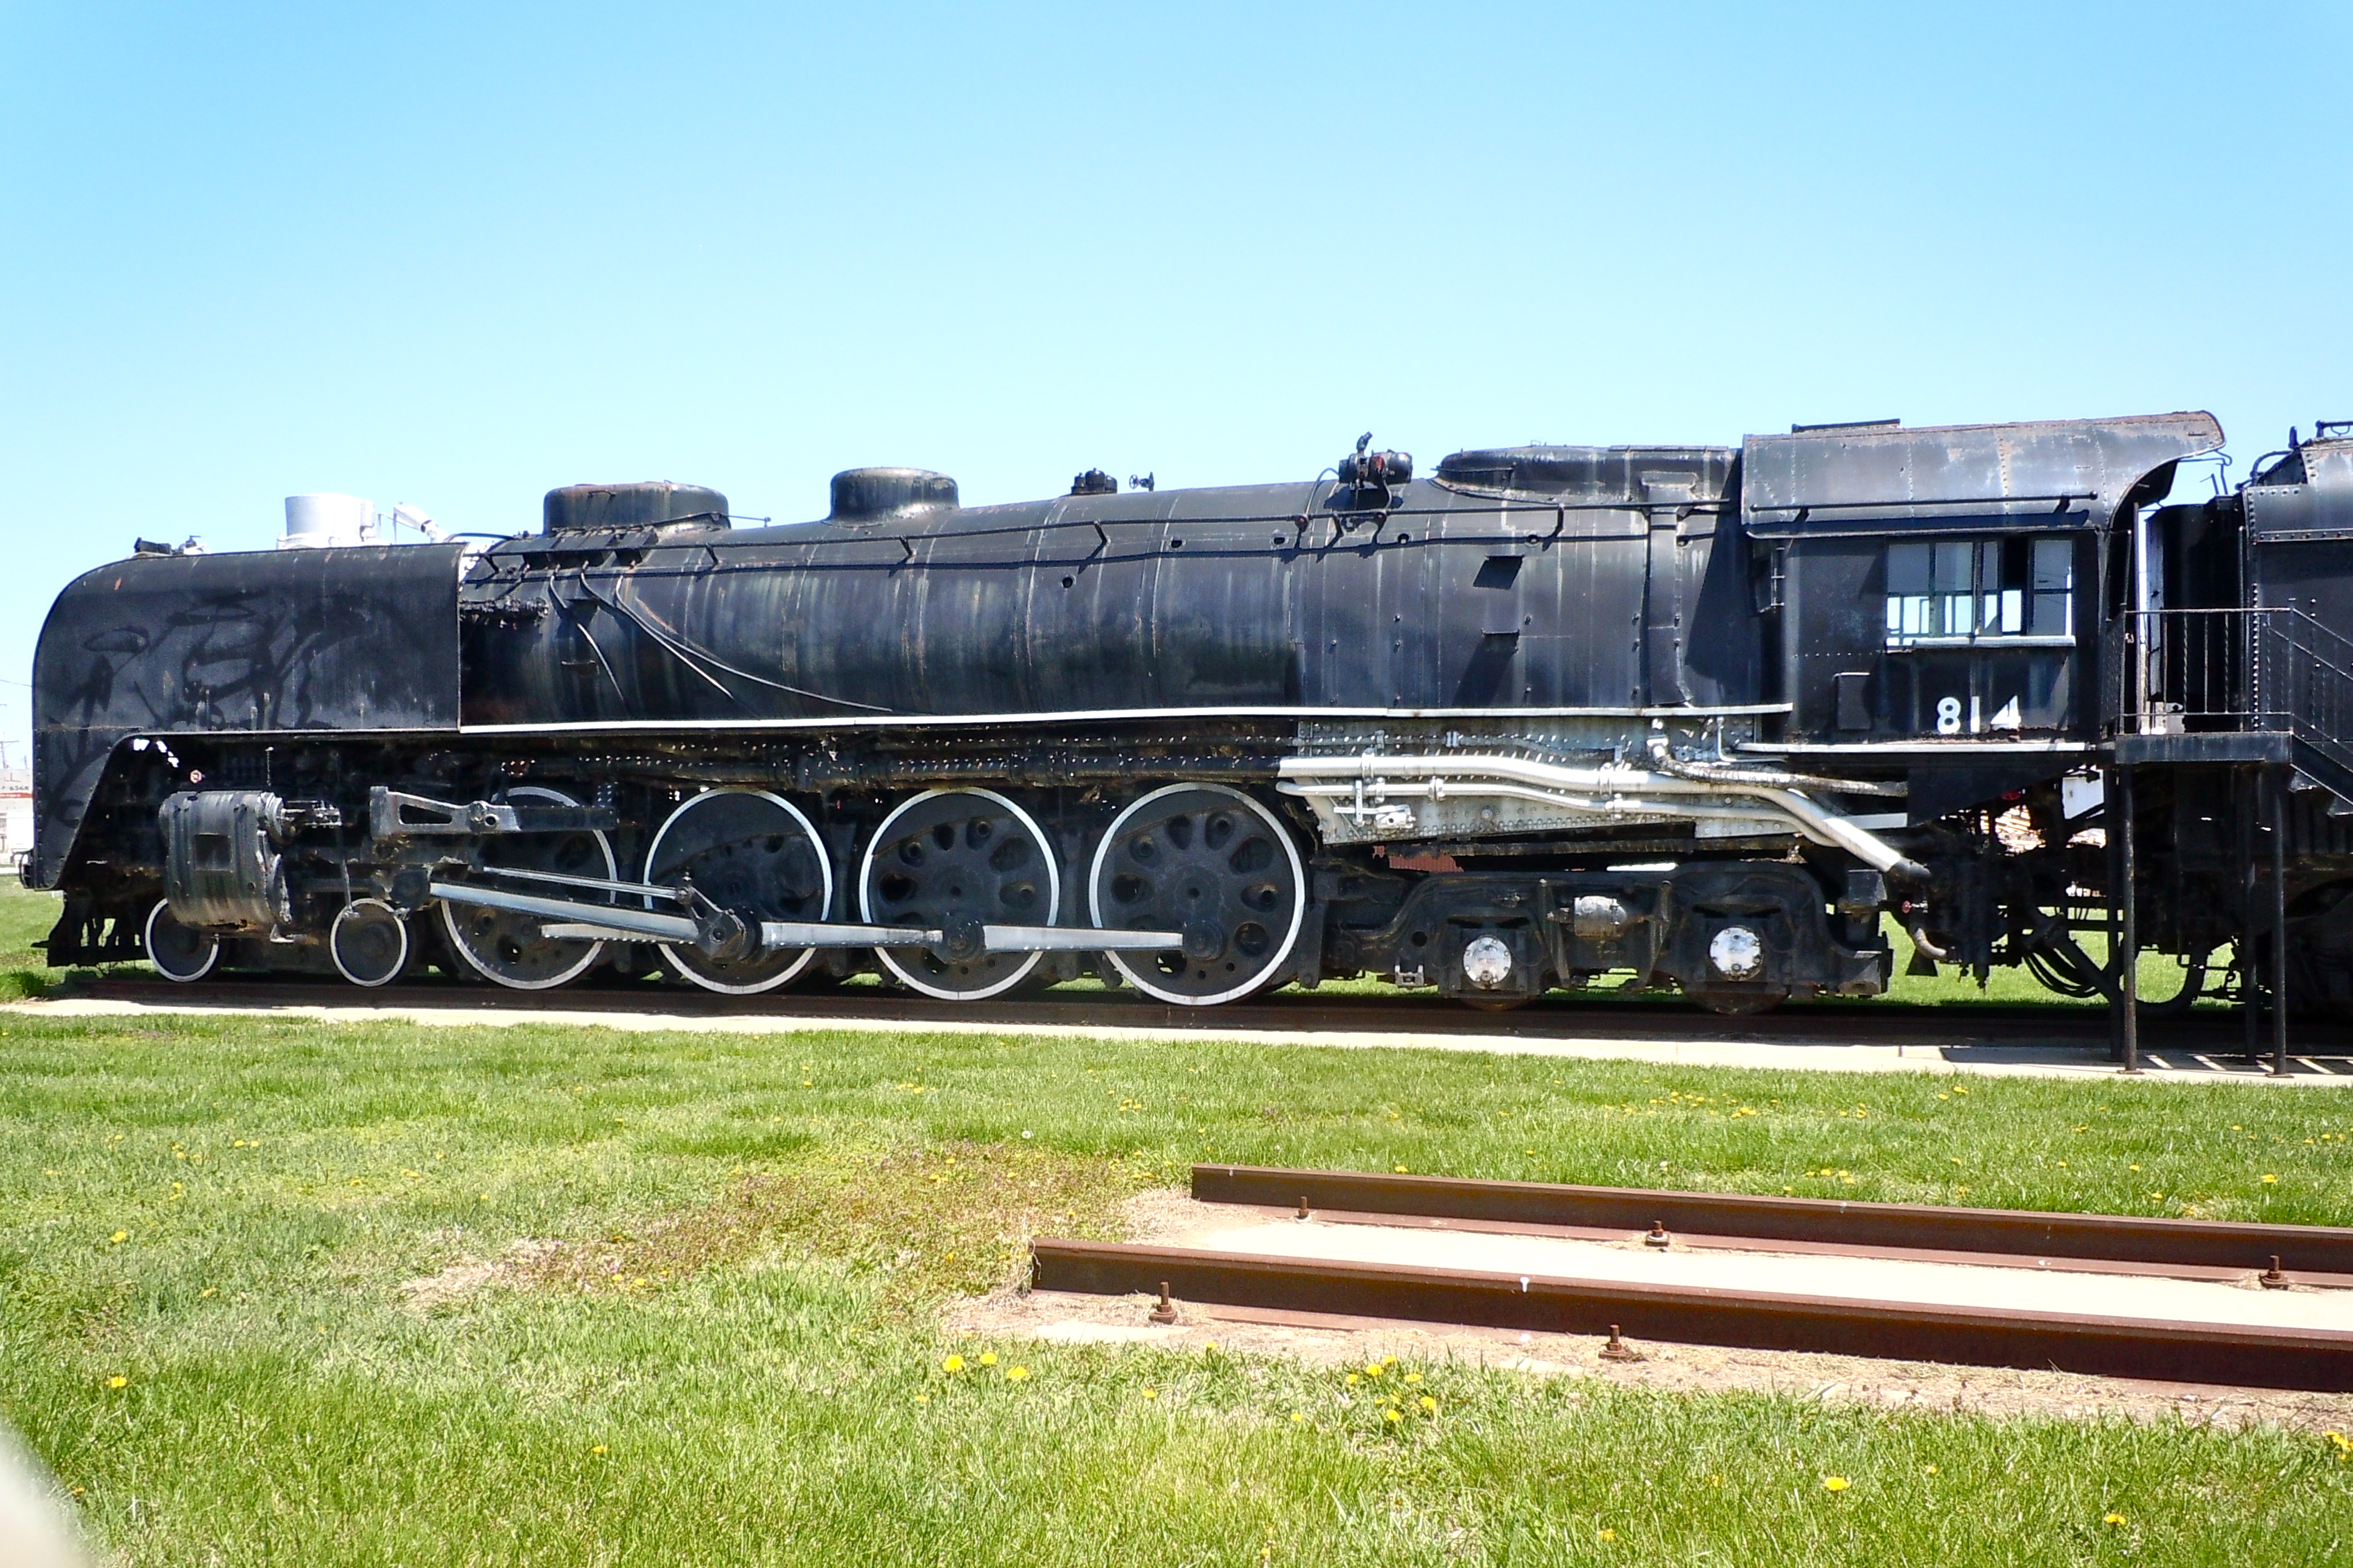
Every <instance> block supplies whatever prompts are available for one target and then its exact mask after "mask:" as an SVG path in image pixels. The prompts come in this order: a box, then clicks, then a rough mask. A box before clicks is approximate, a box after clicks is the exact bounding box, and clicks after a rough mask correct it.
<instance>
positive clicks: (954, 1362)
mask: <svg viewBox="0 0 2353 1568" xmlns="http://www.w3.org/2000/svg"><path fill="white" fill-rule="evenodd" d="M940 1370H941V1371H942V1372H962V1371H963V1370H964V1357H962V1356H960V1355H952V1356H950V1357H948V1359H947V1360H945V1361H944V1362H942V1363H940Z"/></svg>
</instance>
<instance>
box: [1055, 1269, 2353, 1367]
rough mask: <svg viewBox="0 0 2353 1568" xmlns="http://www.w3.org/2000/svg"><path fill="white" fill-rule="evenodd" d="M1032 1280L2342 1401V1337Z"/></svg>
mask: <svg viewBox="0 0 2353 1568" xmlns="http://www.w3.org/2000/svg"><path fill="white" fill-rule="evenodd" d="M1030 1253H1031V1259H1032V1270H1033V1275H1032V1282H1033V1283H1034V1284H1035V1286H1036V1287H1037V1288H1038V1289H1043V1290H1075V1291H1084V1292H1088V1293H1091V1294H1096V1295H1127V1294H1132V1293H1135V1292H1150V1291H1154V1290H1156V1289H1159V1288H1160V1287H1161V1286H1162V1285H1163V1284H1164V1283H1165V1284H1166V1286H1167V1288H1168V1289H1169V1290H1170V1292H1171V1294H1173V1295H1174V1296H1176V1298H1178V1299H1179V1300H1191V1301H1199V1302H1209V1303H1220V1304H1225V1305H1229V1306H1240V1307H1254V1308H1271V1309H1275V1310H1289V1311H1304V1312H1318V1313H1347V1314H1356V1315H1362V1316H1366V1317H1380V1318H1402V1319H1414V1320H1420V1321H1435V1322H1447V1323H1464V1324H1478V1325H1482V1326H1488V1327H1494V1328H1504V1329H1522V1330H1528V1331H1543V1332H1549V1333H1571V1334H1595V1335H1599V1334H1604V1333H1609V1332H1610V1331H1612V1329H1613V1328H1614V1327H1622V1328H1623V1330H1624V1331H1625V1332H1626V1333H1627V1334H1629V1335H1630V1336H1633V1337H1635V1338H1638V1339H1651V1340H1665V1341H1672V1342H1682V1343H1686V1344H1713V1345H1734V1346H1742V1347H1746V1348H1749V1349H1757V1350H1793V1351H1828V1352H1837V1353H1840V1354H1845V1355H1867V1356H1882V1357H1889V1358H1894V1359H1898V1360H1905V1361H1927V1362H1945V1363H1965V1364H1969V1365H1977V1366H2008V1367H2021V1368H2028V1369H2039V1368H2053V1369H2056V1370H2058V1371H2062V1372H2074V1373H2099V1374H2103V1375H2107V1376H2114V1377H2144V1378H2149V1377H2154V1378H2163V1379H2167V1380H2168V1381H2175V1382H2188V1383H2213V1384H2234V1385H2238V1386H2242V1387H2254V1388H2294V1389H2306V1390H2313V1391H2319V1392H2327V1393H2347V1392H2353V1333H2338V1332H2332V1331H2325V1330H2315V1329H2283V1328H2274V1327H2268V1326H2265V1327H2252V1326H2244V1325H2229V1324H2208V1323H2198V1324H2190V1323H2168V1322H2158V1321H2136V1320H2132V1319H2123V1318H2106V1317H2089V1316H2074V1315H2072V1314H2063V1313H2054V1312H2010V1311H1995V1310H1988V1309H1984V1308H1975V1307H1946V1306H1929V1305H1918V1304H1913V1303H1899V1302H1884V1301H1855V1300H1840V1299H1836V1298H1829V1297H1815V1296H1788V1295H1773V1294H1762V1293H1747V1292H1737V1291H1730V1290H1721V1289H1713V1288H1706V1287H1695V1286H1674V1285H1622V1284H1614V1283H1602V1282H1598V1281H1590V1280H1580V1279H1544V1278H1538V1277H1531V1276H1520V1275H1504V1274H1487V1273H1479V1272H1472V1271H1469V1270H1462V1269H1447V1268H1409V1267H1404V1266H1400V1265H1396V1264H1379V1263H1335V1262H1330V1261H1326V1260H1322V1259H1314V1260H1307V1259H1291V1258H1261V1257H1257V1256H1252V1255H1248V1254H1241V1253H1227V1252H1198V1251H1191V1250H1188V1249H1187V1248H1184V1247H1131V1246H1124V1245H1121V1244H1118V1243H1114V1242H1095V1241H1040V1242H1037V1243H1035V1244H1033V1246H1032V1247H1031V1248H1030Z"/></svg>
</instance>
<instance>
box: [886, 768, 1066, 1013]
mask: <svg viewBox="0 0 2353 1568" xmlns="http://www.w3.org/2000/svg"><path fill="white" fill-rule="evenodd" d="M1061 907H1062V879H1061V876H1060V873H1059V872H1058V871H1056V870H1055V868H1054V851H1053V847H1052V845H1051V844H1050V843H1049V842H1048V841H1047V838H1046V835H1045V833H1044V831H1043V830H1042V829H1040V828H1039V826H1038V824H1037V823H1036V822H1035V821H1033V820H1032V819H1031V818H1030V816H1029V813H1028V812H1026V811H1023V810H1022V809H1021V808H1020V807H1019V806H1018V805H1014V804H1013V803H1012V802H1011V801H1009V800H1008V799H1006V798H1005V797H1004V796H1003V795H998V794H997V793H996V792H995V791H994V790H985V789H935V790H926V791H925V792H924V793H923V794H922V795H916V796H914V797H913V799H911V800H907V801H902V803H901V804H900V805H899V808H898V809H897V810H895V811H893V812H892V814H891V815H890V816H886V817H884V818H883V819H882V826H880V827H878V828H876V829H875V830H874V837H873V839H872V840H871V842H870V843H869V844H868V845H867V846H866V857H865V859H864V860H863V861H862V862H860V866H859V869H858V911H859V915H860V918H861V919H862V920H864V921H867V922H868V923H869V924H871V925H886V926H914V927H920V928H921V929H923V930H924V931H940V932H942V933H944V936H945V939H946V940H945V942H944V943H943V944H942V945H943V948H944V951H943V952H935V951H934V950H932V949H930V948H920V947H911V948H880V949H877V950H876V956H878V957H879V958H881V961H882V966H883V967H884V968H886V969H888V970H889V971H890V972H891V973H892V974H894V975H896V976H898V977H899V979H901V980H902V981H904V982H905V983H906V984H908V985H910V986H912V987H913V988H914V989H915V990H917V991H920V992H922V993H923V994H924V995H926V996H937V997H939V998H941V999H942V1000H944V1001H949V1002H977V1001H981V1000H983V999H985V998H987V997H990V996H997V995H1002V994H1004V993H1006V992H1008V991H1010V990H1012V989H1013V987H1015V986H1016V985H1018V984H1021V982H1022V981H1023V980H1024V979H1026V978H1028V977H1029V972H1030V971H1031V970H1033V969H1036V968H1037V967H1038V965H1039V962H1040V961H1041V960H1042V959H1043V957H1044V954H1042V953H1036V952H981V951H980V928H981V927H982V926H984V925H1028V926H1044V925H1052V924H1053V923H1054V921H1055V917H1056V916H1057V915H1059V914H1060V912H1061Z"/></svg>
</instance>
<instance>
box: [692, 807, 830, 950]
mask: <svg viewBox="0 0 2353 1568" xmlns="http://www.w3.org/2000/svg"><path fill="white" fill-rule="evenodd" d="M646 880H647V881H648V882H650V883H652V884H653V885H654V886H656V887H670V886H674V885H676V884H677V883H678V882H680V881H681V880H691V881H692V882H693V884H694V887H695V890H696V891H697V892H700V893H701V894H702V896H703V897H705V898H707V899H709V900H711V901H712V903H714V904H717V905H718V906H719V907H720V908H722V909H723V910H733V912H734V913H736V914H738V915H740V916H742V917H743V918H744V921H745V923H747V924H750V925H752V926H754V928H755V929H756V927H757V926H758V924H759V922H760V921H822V920H823V919H825V917H826V911H827V910H830V909H831V908H832V907H833V865H832V862H831V861H829V860H828V859H827V858H826V853H825V843H824V841H823V840H822V839H820V838H819V837H818V836H817V829H816V828H815V827H813V826H810V824H809V819H808V818H807V816H803V815H802V814H801V812H800V809H799V808H798V807H797V806H796V805H793V803H792V802H790V801H788V800H786V799H785V798H784V797H783V796H781V795H770V794H768V793H767V792H766V791H765V790H755V789H714V790H709V791H706V792H705V793H703V794H702V795H696V796H695V797H694V798H693V799H692V800H690V801H688V802H686V803H685V804H684V805H681V806H680V807H679V808H678V809H677V810H676V811H673V812H671V813H670V819H669V820H668V821H666V822H664V823H663V824H662V825H661V828H660V830H659V832H657V833H656V834H655V835H654V841H653V844H652V846H651V847H649V848H648V849H647V851H646ZM652 902H653V900H647V903H648V905H649V907H650V906H651V904H652ZM661 955H662V959H663V961H664V963H667V965H668V966H669V968H670V971H671V972H672V973H676V974H679V975H681V976H683V977H684V978H685V979H687V980H689V981H691V982H692V983H693V984H697V985H700V986H702V988H703V989H704V990H706V991H718V992H723V993H724V994H728V995H731V996H748V995H751V994H754V993H757V992H761V991H773V990H775V989H776V987H777V986H779V985H783V984H787V983H788V982H790V981H791V980H793V979H794V978H795V977H796V976H797V975H798V974H799V973H801V971H803V970H805V969H807V967H808V966H809V963H811V961H813V960H814V959H815V958H816V957H817V950H816V949H815V948H813V947H788V948H772V949H763V950H759V951H755V952H753V953H752V954H751V955H750V956H749V957H746V958H741V959H735V960H733V961H723V960H719V959H715V958H712V957H710V956H709V955H708V954H706V953H704V952H702V950H700V949H699V948H696V947H693V946H691V945H689V944H685V943H670V942H664V943H662V944H661Z"/></svg>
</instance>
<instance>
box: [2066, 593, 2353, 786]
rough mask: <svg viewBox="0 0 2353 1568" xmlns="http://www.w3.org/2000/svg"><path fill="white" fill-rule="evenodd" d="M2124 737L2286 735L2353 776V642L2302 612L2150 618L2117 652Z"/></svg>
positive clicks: (2113, 640)
mask: <svg viewBox="0 0 2353 1568" xmlns="http://www.w3.org/2000/svg"><path fill="white" fill-rule="evenodd" d="M2108 651H2109V656H2110V657H2109V658H2108V660H2107V665H2108V668H2107V672H2106V674H2107V679H2106V681H2105V684H2106V686H2107V688H2108V693H2109V696H2110V698H2111V701H2110V705H2109V711H2110V712H2112V713H2114V714H2115V715H2116V730H2117V732H2118V733H2122V734H2147V733H2163V732H2167V731H2174V730H2182V731H2214V730H2264V731H2284V732H2286V733H2289V734H2292V735H2294V736H2295V738H2296V739H2297V740H2298V741H2301V742H2305V743H2306V744H2307V745H2309V746H2311V747H2312V748H2313V749H2314V750H2315V751H2317V752H2320V753H2321V754H2322V755H2323V756H2326V757H2327V758H2328V759H2329V760H2330V761H2332V762H2334V763H2337V764H2338V765H2339V766H2340V767H2344V768H2346V769H2348V771H2353V637H2346V636H2344V635H2343V634H2342V633H2340V632H2337V631H2335V630H2333V629H2331V628H2330V627H2329V626H2326V625H2324V624H2322V623H2321V622H2320V621H2318V620H2316V619H2315V618H2314V617H2313V616H2310V615H2309V614H2307V613H2306V612H2305V611H2303V610H2297V609H2286V608H2264V609H2233V610H2147V611H2137V612H2134V613H2131V614H2128V615H2126V616H2124V617H2123V619H2122V620H2121V621H2120V622H2118V623H2117V625H2116V627H2115V628H2114V630H2113V632H2112V634H2111V637H2110V639H2109V645H2108Z"/></svg>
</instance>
